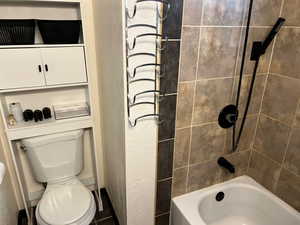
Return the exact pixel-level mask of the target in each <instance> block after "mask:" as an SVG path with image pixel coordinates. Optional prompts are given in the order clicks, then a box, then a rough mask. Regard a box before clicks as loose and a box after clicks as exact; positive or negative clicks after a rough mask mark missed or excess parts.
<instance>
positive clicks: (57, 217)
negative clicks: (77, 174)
mask: <svg viewBox="0 0 300 225" xmlns="http://www.w3.org/2000/svg"><path fill="white" fill-rule="evenodd" d="M90 203H91V195H90V193H89V191H88V190H87V189H86V188H85V187H83V186H82V185H63V186H61V187H56V188H53V189H51V190H48V191H46V192H45V194H44V195H43V197H42V199H41V201H40V203H39V214H40V216H41V218H42V219H43V220H44V221H45V222H47V223H49V224H53V225H62V224H70V223H73V222H74V221H77V220H78V219H79V218H81V217H82V216H83V215H84V214H85V213H86V212H87V211H88V209H89V207H90Z"/></svg>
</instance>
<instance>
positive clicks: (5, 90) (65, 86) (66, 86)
mask: <svg viewBox="0 0 300 225" xmlns="http://www.w3.org/2000/svg"><path fill="white" fill-rule="evenodd" d="M80 86H88V83H87V82H86V83H76V84H61V85H52V86H41V87H29V88H14V89H0V93H16V92H22V91H36V90H48V89H55V88H68V87H80Z"/></svg>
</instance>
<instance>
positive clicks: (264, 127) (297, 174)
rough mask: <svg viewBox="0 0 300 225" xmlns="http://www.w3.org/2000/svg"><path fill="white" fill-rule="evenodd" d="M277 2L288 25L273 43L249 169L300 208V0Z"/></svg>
mask: <svg viewBox="0 0 300 225" xmlns="http://www.w3.org/2000/svg"><path fill="white" fill-rule="evenodd" d="M274 2H276V1H274ZM277 2H278V3H277V4H278V5H279V4H280V3H283V5H282V9H281V10H280V11H279V12H276V13H277V15H278V16H279V15H280V16H282V17H284V18H286V24H285V25H286V26H285V27H283V29H282V30H281V32H280V33H279V35H278V37H277V39H276V40H275V42H274V43H273V47H274V48H273V54H272V61H271V66H270V69H269V73H268V76H267V83H266V86H265V91H264V94H263V101H262V106H261V111H260V115H259V120H258V124H257V129H256V136H255V141H254V145H253V149H252V152H251V159H250V164H249V170H248V172H249V175H250V176H252V177H253V178H255V179H256V180H257V181H258V182H260V183H261V184H263V185H264V186H265V187H266V188H268V189H269V190H271V191H272V192H274V193H275V194H276V195H278V196H279V197H280V198H281V199H283V200H284V201H286V202H287V203H289V204H290V205H291V206H293V207H294V208H296V209H297V210H299V211H300V141H299V140H300V138H299V137H300V123H299V121H300V120H299V118H300V117H299V115H300V114H299V113H300V106H299V104H300V64H299V62H300V14H299V7H300V1H294V0H284V2H281V1H277ZM275 15H276V14H275Z"/></svg>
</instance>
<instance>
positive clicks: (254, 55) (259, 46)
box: [250, 17, 285, 61]
mask: <svg viewBox="0 0 300 225" xmlns="http://www.w3.org/2000/svg"><path fill="white" fill-rule="evenodd" d="M284 22H285V19H284V18H281V17H279V18H278V20H277V22H276V23H275V24H274V26H273V28H272V30H271V31H270V33H269V34H268V36H267V37H266V39H265V40H264V41H255V42H254V43H253V47H252V52H251V58H250V59H251V60H252V61H256V60H258V58H259V57H261V56H262V55H263V54H265V53H266V51H267V49H268V47H269V46H270V44H271V42H272V41H273V40H274V38H275V37H276V35H277V34H278V32H279V31H280V29H281V27H282V26H283V24H284Z"/></svg>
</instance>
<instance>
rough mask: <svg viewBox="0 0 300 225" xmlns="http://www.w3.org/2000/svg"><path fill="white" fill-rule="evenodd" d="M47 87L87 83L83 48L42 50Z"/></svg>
mask: <svg viewBox="0 0 300 225" xmlns="http://www.w3.org/2000/svg"><path fill="white" fill-rule="evenodd" d="M41 50H42V58H43V62H44V71H45V77H46V84H47V85H58V84H69V83H82V82H86V81H87V78H86V70H85V60H84V52H83V48H82V47H70V48H42V49H41Z"/></svg>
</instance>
